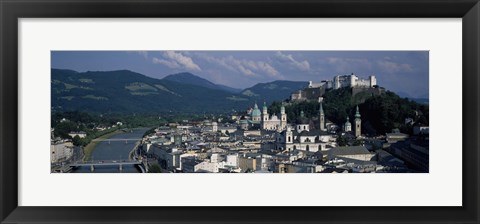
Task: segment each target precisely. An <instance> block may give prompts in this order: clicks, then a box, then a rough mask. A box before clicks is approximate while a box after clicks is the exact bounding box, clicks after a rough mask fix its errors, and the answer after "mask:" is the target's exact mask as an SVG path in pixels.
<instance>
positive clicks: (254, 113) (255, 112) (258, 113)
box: [251, 104, 262, 117]
mask: <svg viewBox="0 0 480 224" xmlns="http://www.w3.org/2000/svg"><path fill="white" fill-rule="evenodd" d="M261 115H262V112H261V111H260V109H258V106H257V104H255V107H254V108H253V111H252V114H251V116H252V117H260V116H261Z"/></svg>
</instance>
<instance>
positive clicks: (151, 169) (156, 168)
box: [148, 164, 162, 173]
mask: <svg viewBox="0 0 480 224" xmlns="http://www.w3.org/2000/svg"><path fill="white" fill-rule="evenodd" d="M148 172H149V173H161V172H162V169H161V168H160V166H159V165H158V164H152V165H150V167H149V168H148Z"/></svg>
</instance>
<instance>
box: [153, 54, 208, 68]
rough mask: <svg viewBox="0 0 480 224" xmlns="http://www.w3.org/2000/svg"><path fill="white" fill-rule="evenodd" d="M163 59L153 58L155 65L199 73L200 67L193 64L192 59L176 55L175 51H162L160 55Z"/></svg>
mask: <svg viewBox="0 0 480 224" xmlns="http://www.w3.org/2000/svg"><path fill="white" fill-rule="evenodd" d="M162 56H163V58H164V59H159V58H153V60H152V62H153V63H155V64H162V65H165V66H168V67H170V68H183V69H186V70H190V71H201V70H202V69H201V68H200V66H198V65H197V64H195V62H193V60H192V58H190V57H188V56H185V55H183V54H182V53H177V52H175V51H164V52H163V54H162Z"/></svg>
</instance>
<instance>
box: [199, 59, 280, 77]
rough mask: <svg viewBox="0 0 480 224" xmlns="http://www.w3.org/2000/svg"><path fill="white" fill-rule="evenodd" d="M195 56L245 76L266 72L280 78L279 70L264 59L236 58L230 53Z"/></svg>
mask: <svg viewBox="0 0 480 224" xmlns="http://www.w3.org/2000/svg"><path fill="white" fill-rule="evenodd" d="M197 56H198V57H199V58H202V59H204V60H206V61H207V62H209V63H212V64H217V65H219V66H221V67H224V68H226V69H228V70H230V71H233V72H237V73H240V74H243V75H245V76H257V75H260V74H266V75H268V76H270V77H275V78H282V76H281V75H280V72H278V71H277V70H276V69H275V68H274V67H273V66H271V65H270V64H268V63H267V62H264V61H253V60H246V59H237V58H235V57H233V56H231V55H230V56H227V57H219V58H217V57H212V56H209V55H207V54H197Z"/></svg>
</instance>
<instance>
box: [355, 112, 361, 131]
mask: <svg viewBox="0 0 480 224" xmlns="http://www.w3.org/2000/svg"><path fill="white" fill-rule="evenodd" d="M360 135H362V119H360V111H358V105H357V112H356V113H355V137H359V136H360Z"/></svg>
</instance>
